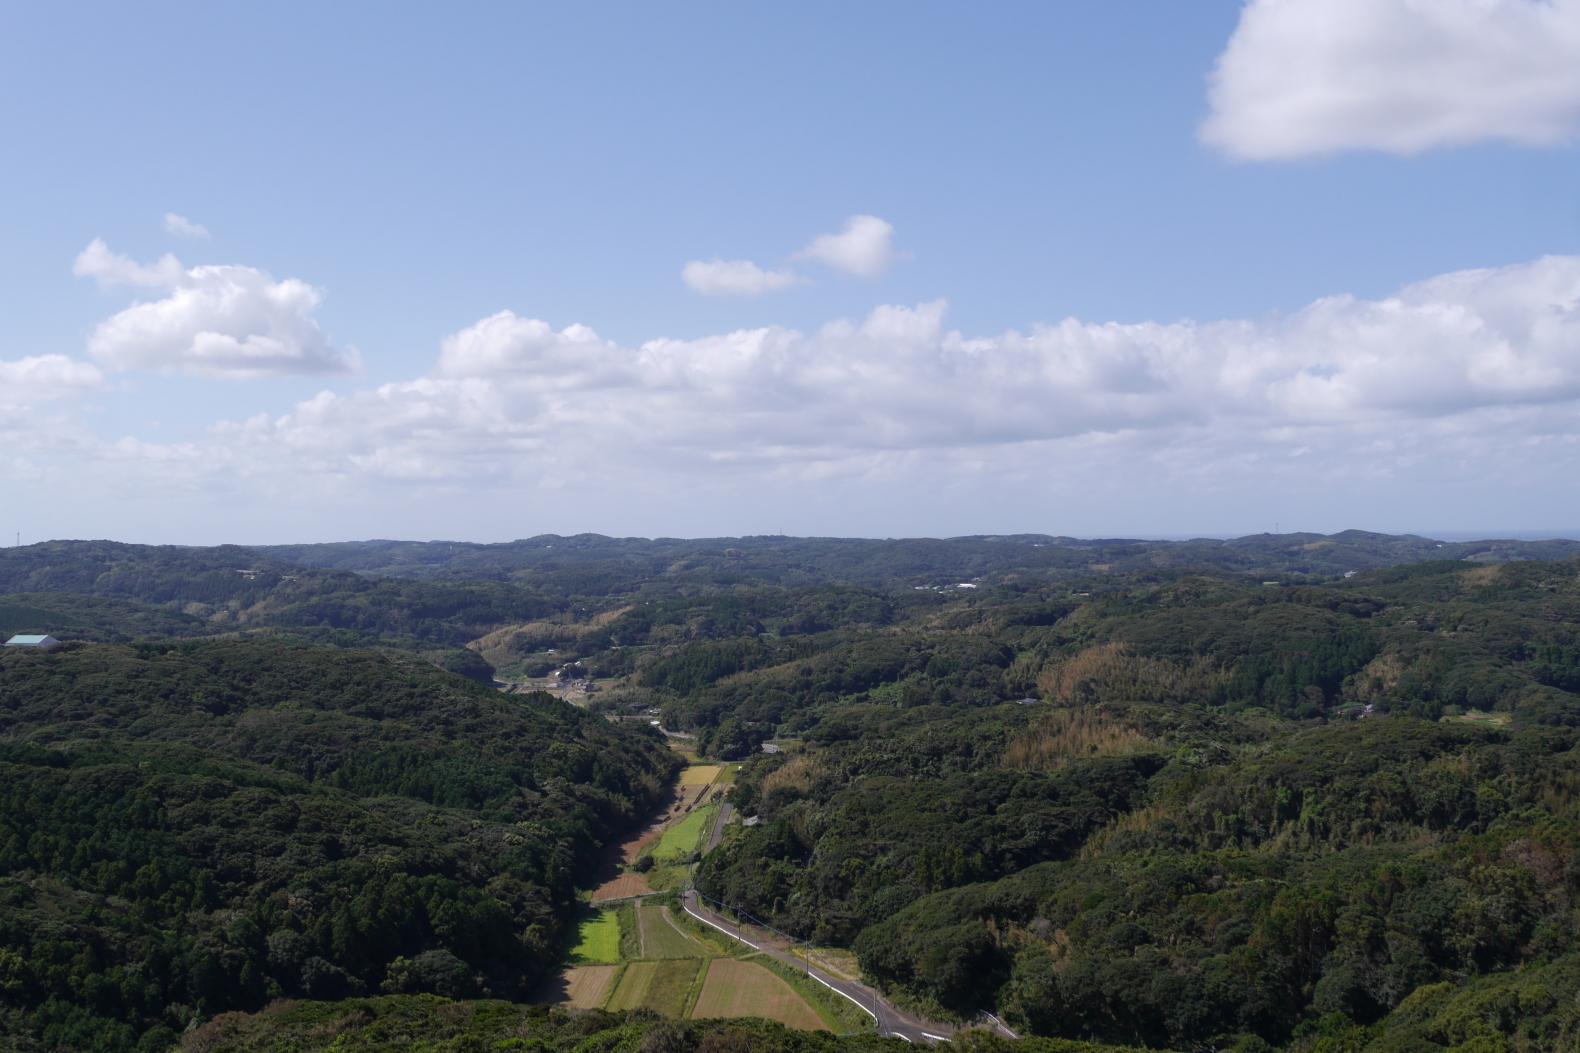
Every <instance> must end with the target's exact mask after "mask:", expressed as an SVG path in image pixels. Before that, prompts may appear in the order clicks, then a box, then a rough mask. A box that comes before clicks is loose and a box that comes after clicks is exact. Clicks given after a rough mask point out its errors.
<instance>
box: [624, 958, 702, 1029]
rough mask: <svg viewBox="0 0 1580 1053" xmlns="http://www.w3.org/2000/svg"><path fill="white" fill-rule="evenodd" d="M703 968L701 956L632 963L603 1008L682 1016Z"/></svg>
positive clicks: (626, 968)
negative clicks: (649, 1011)
mask: <svg viewBox="0 0 1580 1053" xmlns="http://www.w3.org/2000/svg"><path fill="white" fill-rule="evenodd" d="M701 968H702V960H701V959H698V958H672V959H666V960H662V961H647V962H631V963H630V964H628V965H627V966H626V967H625V971H624V972H623V973H621V974H620V982H619V984H618V985H616V987H615V989H614V993H613V994H612V995H610V996H609V1001H608V1003H607V1004H606V1005H605V1006H604V1008H605V1009H612V1010H617V1009H651V1010H652V1011H653V1012H655V1013H662V1014H664V1015H665V1016H675V1017H678V1016H681V1015H683V1014H684V1013H685V1011H686V1000H687V997H688V996H689V995H690V993H691V985H692V984H693V983H694V982H695V981H696V979H697V973H698V972H699V971H700V970H701Z"/></svg>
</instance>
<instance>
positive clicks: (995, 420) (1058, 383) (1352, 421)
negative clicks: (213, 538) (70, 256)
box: [0, 255, 1580, 494]
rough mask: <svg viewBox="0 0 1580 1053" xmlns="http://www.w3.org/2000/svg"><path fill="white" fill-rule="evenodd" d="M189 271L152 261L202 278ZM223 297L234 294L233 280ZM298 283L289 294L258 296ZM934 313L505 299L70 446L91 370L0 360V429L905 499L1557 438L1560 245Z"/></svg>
mask: <svg viewBox="0 0 1580 1053" xmlns="http://www.w3.org/2000/svg"><path fill="white" fill-rule="evenodd" d="M126 266H128V264H126V263H124V262H123V261H120V260H119V259H118V258H115V257H113V256H111V257H104V258H101V257H99V256H97V255H95V256H92V257H90V258H89V262H88V263H87V264H84V265H83V269H84V270H86V271H88V272H89V273H91V274H94V275H95V276H96V275H97V274H98V273H99V272H101V271H103V272H107V273H111V274H114V275H115V276H116V277H117V279H118V280H129V279H128V278H127V276H126V275H125V274H123V273H122V271H123V270H124V268H125V267H126ZM147 266H149V267H151V268H152V270H151V271H148V272H147V273H148V274H151V275H158V276H160V277H161V280H164V278H163V275H164V271H162V270H161V269H160V268H161V265H160V264H154V265H147ZM204 271H205V269H204V268H194V269H192V270H190V271H182V272H181V275H182V276H181V277H180V278H179V279H176V280H177V281H179V282H183V283H184V282H196V283H199V288H200V289H201V288H203V286H202V285H201V283H202V282H205V281H213V280H218V279H210V278H206V277H203V276H202V275H203V273H204ZM129 273H130V276H131V278H137V277H140V276H142V275H143V274H144V272H143V271H132V272H129ZM172 273H173V272H172ZM194 275H198V276H199V277H193V276H194ZM181 288H182V287H177V288H176V289H174V290H172V289H171V288H170V287H169V286H168V285H167V286H166V287H165V291H166V292H167V293H168V294H170V295H172V296H173V295H174V294H175V293H176V292H179V291H180V289H181ZM235 295H237V296H239V297H241V298H243V299H246V298H247V297H248V296H250V295H254V293H253V292H252V287H250V286H247V285H245V284H242V285H239V286H238V291H237V292H236V293H235ZM156 302H158V303H164V302H166V301H156ZM302 302H304V301H293V300H292V299H291V297H290V296H286V297H285V304H286V305H287V307H284V308H282V309H284V310H288V311H289V310H290V307H289V305H292V304H300V303H302ZM130 310H134V311H135V310H137V308H131V309H130ZM292 317H295V318H300V317H301V316H300V315H297V314H293V315H292ZM946 319H947V306H946V304H945V303H944V302H943V301H936V302H931V303H922V304H916V305H910V306H901V305H884V306H879V307H877V308H874V309H873V310H872V311H871V312H870V313H869V314H868V315H867V316H866V317H865V318H861V319H859V320H835V321H832V322H830V323H828V324H826V325H824V326H822V327H821V328H818V329H816V330H813V331H807V332H803V331H799V330H796V329H790V328H784V327H777V326H764V327H759V328H752V329H739V330H733V331H729V332H723V333H719V334H716V335H713V336H707V337H702V338H699V339H690V340H679V339H669V338H661V337H660V338H654V339H650V340H647V341H644V342H642V343H640V344H637V345H635V346H622V345H621V344H618V343H616V342H614V341H610V340H607V339H605V338H603V337H601V336H600V335H599V334H598V333H597V332H596V331H595V330H593V329H592V328H590V327H588V326H585V325H569V326H564V327H561V328H555V327H554V326H553V325H551V324H550V323H548V322H546V321H543V320H540V319H533V318H526V317H521V316H518V315H516V314H515V313H513V312H511V311H501V312H498V313H496V314H493V315H490V316H488V317H486V318H483V319H480V320H479V321H477V322H475V323H473V324H471V325H468V326H465V327H463V328H461V329H459V330H457V331H456V332H454V333H452V334H450V335H449V336H447V337H445V338H444V339H443V340H442V341H440V343H439V350H438V356H437V358H436V360H435V363H434V366H433V368H432V370H431V371H430V372H428V373H427V374H426V375H423V376H418V377H413V378H410V379H407V380H402V381H397V382H392V383H386V384H380V385H376V386H367V387H362V388H354V389H352V390H350V391H347V392H344V393H337V392H333V391H327V390H326V391H323V392H321V393H319V394H318V395H315V396H314V397H312V398H309V399H305V400H303V401H300V402H298V403H296V404H295V405H293V406H291V407H290V408H288V409H286V410H285V411H284V412H281V413H273V414H271V413H259V414H256V415H254V416H252V417H250V418H246V419H242V420H231V421H216V422H214V423H213V424H212V426H211V427H209V429H208V430H207V432H206V434H204V435H203V436H202V437H201V438H199V439H196V440H193V441H189V442H184V443H160V442H155V441H152V440H150V439H148V438H145V437H140V436H125V437H122V438H119V439H116V440H101V439H94V438H92V436H91V431H89V430H87V429H86V428H84V427H83V425H82V422H81V421H80V420H74V419H73V418H72V415H71V412H70V407H71V406H72V405H73V404H74V401H73V400H74V398H75V397H80V396H83V395H85V394H88V393H92V392H96V391H100V390H102V389H103V387H104V385H105V384H106V383H108V381H106V378H105V375H104V374H102V373H101V372H100V370H99V369H98V368H96V367H95V366H94V365H93V364H90V363H87V362H81V361H77V360H74V359H70V358H66V357H65V356H36V357H34V358H23V359H19V360H14V361H0V390H3V391H4V392H6V393H7V394H6V397H5V398H0V438H3V439H4V440H5V441H6V442H7V443H8V444H9V445H10V446H11V448H12V450H13V451H17V450H29V451H33V452H35V453H37V454H40V455H42V456H45V457H48V458H52V459H70V460H73V461H75V462H77V464H78V465H79V467H80V470H83V471H90V472H91V471H94V470H98V471H102V472H104V473H105V474H106V475H107V476H113V477H114V480H115V481H116V484H118V485H133V483H132V482H131V481H132V480H136V481H137V482H136V484H135V485H140V486H145V487H154V488H158V487H169V486H176V487H187V488H197V489H201V488H203V487H205V486H208V485H210V484H212V483H215V482H217V481H219V480H237V479H239V480H245V481H248V482H249V483H256V484H258V485H260V486H262V487H263V488H264V490H266V491H269V492H276V493H282V494H288V493H292V492H296V491H302V492H306V491H310V490H312V489H313V487H314V486H318V487H320V488H321V489H322V491H323V492H325V493H328V492H334V493H337V494H346V493H352V492H360V491H367V492H378V491H381V490H386V489H387V488H389V487H395V488H397V490H398V491H399V492H402V493H409V492H410V488H411V487H413V486H416V487H420V488H429V489H434V490H435V491H436V492H438V491H447V492H467V491H470V492H480V491H486V490H488V489H490V488H498V487H506V488H508V487H512V486H517V485H521V484H526V483H531V484H533V485H538V486H546V487H565V486H574V485H578V484H579V483H586V482H587V481H588V480H597V481H599V482H600V484H601V485H611V486H614V485H618V484H619V483H620V481H622V480H639V481H640V482H641V483H642V485H647V486H652V485H660V484H661V485H667V486H670V487H674V488H682V489H683V488H685V487H686V486H689V485H693V484H695V483H698V482H699V481H704V482H706V483H707V484H708V485H733V486H738V487H740V488H741V489H742V492H743V493H745V494H749V493H751V492H754V491H755V490H757V489H760V488H763V487H772V488H774V489H776V490H777V491H778V492H779V493H781V494H784V493H794V492H795V491H796V490H797V488H815V487H817V486H819V485H820V484H821V483H822V482H824V481H826V480H830V479H843V480H861V481H864V482H866V483H870V484H871V485H873V486H879V487H881V486H890V485H894V486H903V487H905V488H908V489H911V490H914V489H915V488H916V487H918V486H922V485H924V484H925V482H926V480H928V479H948V478H972V477H979V476H981V475H983V473H988V475H989V476H992V477H1000V478H1003V479H1005V480H1014V481H1016V485H1024V486H1031V487H1035V486H1037V485H1039V483H1040V481H1042V480H1045V479H1048V478H1051V477H1052V476H1056V475H1059V474H1061V473H1066V472H1068V471H1071V470H1074V469H1073V466H1074V465H1076V464H1079V471H1080V472H1082V473H1084V474H1085V475H1086V476H1088V477H1090V478H1093V479H1096V480H1102V479H1104V478H1106V479H1108V480H1110V485H1118V484H1117V481H1118V480H1122V479H1124V478H1126V477H1127V476H1128V475H1131V474H1133V473H1134V472H1136V471H1138V470H1140V468H1141V467H1142V466H1149V469H1148V470H1152V471H1157V472H1160V473H1164V474H1166V475H1169V476H1171V477H1174V478H1176V479H1185V478H1195V479H1198V480H1209V481H1210V482H1209V485H1240V484H1243V483H1244V482H1245V480H1246V479H1247V478H1252V477H1254V476H1256V475H1257V474H1264V475H1265V474H1268V473H1281V472H1296V473H1303V474H1305V475H1307V476H1309V477H1310V478H1312V479H1319V478H1328V479H1332V478H1338V477H1353V476H1357V475H1359V476H1365V477H1368V478H1372V479H1387V478H1391V477H1403V476H1406V475H1408V474H1410V473H1412V472H1418V471H1422V470H1426V471H1431V472H1437V473H1449V474H1452V473H1453V472H1468V473H1475V472H1478V471H1483V472H1497V471H1507V470H1508V469H1509V466H1510V465H1511V464H1517V463H1518V462H1519V461H1520V459H1528V458H1532V457H1536V458H1542V459H1544V465H1545V467H1544V471H1545V472H1547V473H1548V474H1549V476H1550V473H1551V472H1552V470H1553V463H1552V461H1553V459H1555V458H1557V459H1564V458H1570V459H1572V458H1573V457H1574V454H1575V451H1576V448H1577V445H1580V429H1577V428H1576V426H1575V425H1576V419H1575V414H1576V409H1577V405H1580V352H1577V351H1576V349H1577V348H1580V257H1575V256H1550V257H1545V258H1542V259H1538V260H1533V261H1530V262H1526V263H1521V264H1515V265H1511V266H1506V267H1499V268H1490V269H1482V270H1471V271H1460V272H1455V273H1450V274H1444V275H1439V276H1436V277H1433V278H1429V279H1426V280H1424V281H1421V282H1417V283H1414V284H1411V285H1407V286H1405V287H1403V288H1401V289H1400V290H1398V291H1397V292H1396V293H1394V294H1393V295H1391V296H1387V297H1383V298H1379V299H1364V298H1359V297H1355V296H1351V295H1335V296H1329V297H1323V298H1321V299H1318V300H1315V301H1312V302H1311V303H1309V304H1308V305H1307V306H1305V307H1304V308H1302V309H1300V310H1299V311H1296V312H1294V313H1292V314H1289V315H1283V316H1279V315H1275V316H1269V317H1266V318H1260V319H1224V320H1219V321H1210V322H1196V321H1189V320H1186V321H1174V322H1088V321H1082V320H1079V319H1073V318H1071V319H1065V320H1062V321H1059V322H1053V323H1046V324H1037V325H1033V326H1030V327H1028V328H1025V329H1017V330H1009V331H1006V332H1003V333H999V334H996V335H983V336H978V335H968V334H965V333H962V332H960V331H959V330H956V329H952V328H950V327H949V326H948V325H947V322H946ZM101 328H102V327H101ZM182 332H186V330H182ZM100 341H101V337H100V334H99V332H98V331H96V332H95V334H94V335H93V337H91V338H90V341H89V347H90V351H93V352H94V353H95V357H96V358H97V359H99V360H100V361H107V362H109V363H113V368H117V369H149V370H163V369H166V368H169V359H167V358H164V357H160V356H157V355H155V356H153V357H152V358H144V357H140V356H138V355H131V354H128V355H122V356H117V355H115V354H110V355H106V354H103V353H100V352H99V351H97V350H96V349H99V348H101V347H102V346H103V345H102V343H101V342H100ZM190 341H191V338H190V337H183V338H182V340H181V341H179V343H180V344H181V345H183V346H182V347H181V348H180V349H178V351H177V352H176V355H177V357H176V361H178V362H180V361H181V360H182V358H183V357H184V356H186V354H187V352H186V350H185V347H184V345H185V344H186V343H188V342H190ZM187 364H189V363H187Z"/></svg>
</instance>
